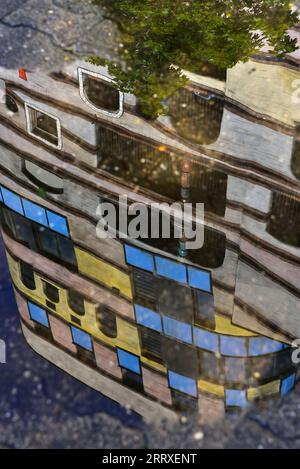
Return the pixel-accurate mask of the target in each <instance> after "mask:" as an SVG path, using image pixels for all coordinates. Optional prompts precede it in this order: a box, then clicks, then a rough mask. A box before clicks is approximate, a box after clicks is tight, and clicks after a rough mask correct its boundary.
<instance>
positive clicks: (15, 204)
mask: <svg viewBox="0 0 300 469" xmlns="http://www.w3.org/2000/svg"><path fill="white" fill-rule="evenodd" d="M1 189H2V195H3V201H4V203H5V205H6V206H7V207H9V208H11V209H12V210H14V211H15V212H18V213H20V214H21V215H24V211H23V206H22V202H21V197H19V196H18V195H17V194H15V193H14V192H11V191H9V190H8V189H5V187H1Z"/></svg>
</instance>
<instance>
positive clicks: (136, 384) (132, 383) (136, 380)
mask: <svg viewBox="0 0 300 469" xmlns="http://www.w3.org/2000/svg"><path fill="white" fill-rule="evenodd" d="M122 377H123V384H125V386H128V387H130V388H132V389H134V390H135V391H138V392H143V391H144V386H143V378H142V376H141V375H138V374H137V373H133V372H132V371H129V370H126V369H125V368H122Z"/></svg>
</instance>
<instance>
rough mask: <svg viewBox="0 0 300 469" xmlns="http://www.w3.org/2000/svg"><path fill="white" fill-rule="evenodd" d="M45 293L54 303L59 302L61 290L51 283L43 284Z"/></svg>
mask: <svg viewBox="0 0 300 469" xmlns="http://www.w3.org/2000/svg"><path fill="white" fill-rule="evenodd" d="M43 288H44V293H45V295H46V296H47V297H48V299H49V300H50V301H53V303H58V302H59V290H58V288H56V287H55V286H54V285H51V283H48V282H43Z"/></svg>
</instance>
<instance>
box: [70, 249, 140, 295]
mask: <svg viewBox="0 0 300 469" xmlns="http://www.w3.org/2000/svg"><path fill="white" fill-rule="evenodd" d="M75 253H76V258H77V263H78V269H79V272H81V273H82V274H84V275H87V276H88V277H90V278H93V279H95V280H98V281H99V282H101V283H102V284H104V285H107V286H108V287H111V288H117V289H118V290H120V292H121V293H122V294H123V295H124V296H126V297H128V298H130V299H131V298H132V291H131V283H130V276H129V275H128V274H126V273H125V272H122V271H121V270H119V269H117V268H116V267H114V266H112V265H111V264H109V263H107V262H104V261H102V260H101V259H99V258H97V257H95V256H93V255H92V254H89V253H88V252H86V251H82V250H81V249H79V248H75Z"/></svg>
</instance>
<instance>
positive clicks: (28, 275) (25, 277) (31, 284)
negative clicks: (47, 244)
mask: <svg viewBox="0 0 300 469" xmlns="http://www.w3.org/2000/svg"><path fill="white" fill-rule="evenodd" d="M20 273H21V280H22V283H23V284H24V285H25V287H27V288H29V290H35V279H34V271H33V268H32V266H31V265H30V264H27V263H26V262H23V261H20Z"/></svg>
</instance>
